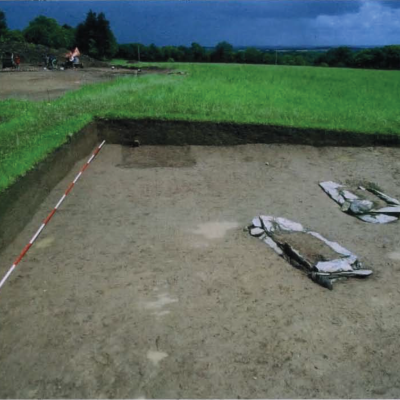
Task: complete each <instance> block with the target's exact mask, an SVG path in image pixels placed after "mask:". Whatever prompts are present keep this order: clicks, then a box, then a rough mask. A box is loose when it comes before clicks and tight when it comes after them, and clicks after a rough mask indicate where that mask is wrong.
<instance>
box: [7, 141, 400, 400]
mask: <svg viewBox="0 0 400 400" xmlns="http://www.w3.org/2000/svg"><path fill="white" fill-rule="evenodd" d="M399 155H400V150H399V149H388V148H380V149H370V148H364V149H351V148H318V149H317V148H312V147H307V146H283V145H246V146H237V147H197V146H191V147H180V148H177V147H141V148H138V149H129V148H122V147H120V146H117V145H109V146H106V147H105V148H104V149H103V150H102V152H101V153H100V156H99V158H98V159H97V160H95V162H94V163H93V164H92V165H91V166H90V168H89V169H88V170H87V171H86V173H85V175H84V177H83V178H82V180H81V181H79V184H78V185H77V186H76V188H75V189H74V190H73V192H72V193H71V195H70V197H68V199H67V200H66V202H65V203H64V204H63V206H62V209H61V210H60V211H59V212H58V213H57V214H56V216H55V217H54V219H53V221H52V222H51V223H50V224H49V225H48V227H47V228H46V230H45V231H44V233H43V234H42V236H41V237H40V238H39V240H38V242H37V243H36V244H35V246H34V247H33V248H32V250H31V252H30V253H29V254H28V256H27V258H26V259H25V260H24V261H23V262H22V264H21V265H20V266H19V267H18V270H17V271H16V272H15V274H14V275H13V276H12V278H11V280H10V281H9V282H8V283H7V284H6V286H5V287H4V288H3V290H2V291H1V292H0V321H1V325H0V337H1V340H0V397H21V398H23V397H47V398H48V397H64V398H65V397H69V398H71V397H74V398H79V397H83V398H85V397H91V398H94V397H99V398H100V397H116V398H123V397H141V396H142V397H147V398H169V397H174V398H176V397H181V398H182V397H183V398H193V397H206V398H209V397H213V398H217V397H225V398H245V397H251V398H257V397H292V398H294V397H319V398H321V397H341V398H346V397H365V398H370V397H378V398H379V397H399V396H400V381H399V377H398V375H399V373H398V360H399V356H400V350H399V349H400V343H399V334H398V332H399V328H400V314H399V307H398V304H399V302H400V288H399V284H398V281H399V280H398V277H399V273H400V248H399V243H400V233H399V226H400V225H399V224H390V225H386V226H375V225H372V224H366V223H363V222H361V221H359V220H357V219H355V218H352V217H350V216H348V215H346V214H344V213H342V212H341V211H340V210H339V208H338V206H337V205H336V204H335V203H333V202H332V201H331V200H329V198H328V197H327V196H326V194H325V193H324V192H323V191H322V190H321V189H320V188H319V187H318V182H319V181H322V180H328V179H332V180H338V181H343V180H346V179H353V180H354V179H361V180H370V181H373V182H376V183H378V184H379V185H380V186H381V187H382V188H383V189H385V190H386V192H387V193H388V194H390V195H393V196H397V197H400V189H399V187H400V174H399V172H400V161H399V160H400V158H399ZM84 161H86V159H85V160H81V161H80V162H79V163H77V164H76V166H75V168H74V169H73V171H71V173H70V175H69V176H68V177H67V178H66V179H64V180H63V181H62V182H60V184H59V185H58V186H57V187H56V188H55V189H54V190H53V192H52V193H51V194H50V195H49V197H48V198H47V200H46V201H45V202H44V203H43V205H42V207H41V209H40V210H39V211H38V212H37V214H36V215H35V216H34V218H33V220H32V221H31V223H29V224H28V226H27V227H26V228H25V229H24V230H23V231H22V232H21V234H20V235H19V237H18V238H17V239H16V240H15V241H14V243H13V244H12V245H10V246H9V247H8V248H7V249H6V251H5V252H4V254H2V257H1V266H0V272H1V275H3V274H4V273H5V271H6V269H7V268H8V267H9V265H10V264H11V263H12V261H13V259H14V257H15V256H16V255H17V254H18V253H19V251H20V250H21V249H22V247H23V246H24V245H25V244H26V242H27V240H29V238H30V237H31V235H32V233H33V232H34V231H35V230H36V229H37V227H38V226H39V225H40V223H41V221H42V220H43V218H44V216H45V215H47V213H48V211H49V210H51V209H52V207H53V206H54V204H55V203H56V202H57V201H58V199H59V197H60V195H61V193H62V192H63V191H64V190H65V188H66V186H67V184H68V183H69V182H70V181H71V179H72V178H73V177H74V176H75V174H76V172H77V171H78V169H79V168H80V166H81V164H82V163H83V162H84ZM265 162H269V163H270V165H269V166H267V165H265ZM261 213H262V214H270V215H275V216H283V217H287V218H289V219H292V220H296V221H299V222H301V223H303V224H304V225H305V226H306V227H309V228H313V229H314V230H316V231H318V232H320V233H321V234H323V235H324V236H326V237H327V238H330V239H332V240H336V241H338V242H340V243H342V244H343V245H345V246H346V247H348V248H349V249H350V250H352V251H354V252H355V253H356V254H358V255H359V256H360V257H361V259H362V261H364V263H365V265H366V266H367V267H370V268H372V269H373V270H374V275H373V276H372V278H369V279H367V280H364V281H357V280H350V281H348V282H344V283H338V284H336V286H335V289H334V290H333V291H332V292H331V291H328V290H326V289H323V288H322V287H320V286H318V285H316V284H315V283H313V282H312V281H310V280H309V279H308V278H307V277H305V276H304V275H303V274H302V273H301V272H299V271H297V270H295V269H294V268H292V267H291V266H290V265H288V264H287V263H286V262H284V261H283V260H282V259H281V258H279V257H278V256H277V255H276V254H274V253H273V252H272V251H271V250H270V249H268V248H267V246H266V245H265V244H263V243H262V242H260V241H258V240H257V239H255V238H252V237H250V236H249V234H248V233H246V232H244V231H243V227H244V226H245V225H247V224H249V223H250V222H251V219H252V218H253V217H254V216H255V215H258V214H261Z"/></svg>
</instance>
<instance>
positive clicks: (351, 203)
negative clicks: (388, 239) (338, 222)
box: [319, 181, 400, 224]
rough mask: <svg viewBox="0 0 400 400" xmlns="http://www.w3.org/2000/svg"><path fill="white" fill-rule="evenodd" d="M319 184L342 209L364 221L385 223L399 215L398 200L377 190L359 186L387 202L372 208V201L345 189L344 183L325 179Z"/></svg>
mask: <svg viewBox="0 0 400 400" xmlns="http://www.w3.org/2000/svg"><path fill="white" fill-rule="evenodd" d="M319 186H321V188H322V190H323V191H324V192H325V193H326V194H327V195H328V196H329V197H330V198H331V199H333V200H334V201H336V203H338V204H339V205H340V206H341V209H342V211H344V212H346V213H348V214H351V215H354V216H355V217H357V218H358V219H361V220H362V221H364V222H369V223H372V224H387V223H389V222H394V221H397V220H398V217H400V202H399V200H397V199H395V198H393V197H390V196H388V195H386V194H385V193H382V192H380V191H379V190H376V189H371V188H367V189H365V188H363V187H361V186H360V187H359V189H361V190H364V191H366V190H367V191H369V192H370V193H372V194H373V195H375V196H377V197H378V198H380V199H381V200H383V201H385V202H386V204H387V207H383V208H379V209H374V203H373V202H372V201H370V200H364V199H360V198H359V197H358V196H356V195H355V194H354V193H351V192H350V191H349V190H347V189H346V188H345V186H344V185H341V184H339V183H336V182H332V181H327V182H321V183H320V184H319Z"/></svg>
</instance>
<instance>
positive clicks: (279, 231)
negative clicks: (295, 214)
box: [248, 215, 372, 289]
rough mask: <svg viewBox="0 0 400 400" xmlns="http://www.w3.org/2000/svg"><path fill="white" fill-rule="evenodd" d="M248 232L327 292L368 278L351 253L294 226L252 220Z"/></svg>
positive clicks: (277, 220)
mask: <svg viewBox="0 0 400 400" xmlns="http://www.w3.org/2000/svg"><path fill="white" fill-rule="evenodd" d="M248 229H249V232H250V234H251V235H252V236H255V237H258V238H259V239H260V240H262V241H263V242H264V243H266V244H267V245H268V246H269V247H271V248H272V249H273V250H274V251H275V252H276V253H277V254H279V255H280V256H281V257H283V258H284V259H286V260H287V261H289V262H290V263H291V264H292V265H293V266H295V267H296V268H299V269H301V270H303V271H304V272H306V273H307V275H308V276H309V277H310V278H311V279H312V280H313V281H315V282H317V283H319V284H320V285H322V286H324V287H327V288H329V289H332V284H333V282H335V281H337V280H341V279H347V278H351V277H358V278H363V277H367V276H369V275H371V274H372V271H371V270H369V269H364V268H363V266H362V264H361V262H360V260H359V258H358V256H356V255H355V254H353V253H352V252H351V251H349V250H347V249H346V248H344V247H343V246H341V245H340V244H338V243H336V242H332V241H330V240H328V239H326V238H324V237H323V236H322V235H320V234H319V233H317V232H314V231H311V230H308V229H306V228H304V227H303V226H302V225H301V224H299V223H297V222H293V221H290V220H288V219H285V218H280V217H272V216H264V215H262V216H259V217H256V218H254V219H253V221H252V224H251V225H250V226H249V227H248Z"/></svg>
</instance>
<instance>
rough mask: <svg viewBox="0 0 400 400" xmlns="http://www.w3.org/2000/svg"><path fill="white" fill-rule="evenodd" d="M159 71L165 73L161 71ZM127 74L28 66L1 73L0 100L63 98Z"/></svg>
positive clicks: (125, 72) (126, 72)
mask: <svg viewBox="0 0 400 400" xmlns="http://www.w3.org/2000/svg"><path fill="white" fill-rule="evenodd" d="M157 72H158V71H156V70H152V71H146V70H143V72H142V73H157ZM161 72H165V71H164V70H161ZM126 75H135V71H134V70H129V69H118V68H115V69H111V68H83V69H80V68H78V69H69V70H65V71H60V70H53V71H50V70H43V69H42V68H38V67H29V66H22V67H21V71H1V70H0V100H5V99H8V98H14V99H27V100H50V99H54V98H57V97H60V96H62V95H63V94H64V93H65V92H67V91H69V90H76V89H78V88H80V87H81V86H82V85H86V84H89V83H95V82H105V81H109V80H110V79H114V78H116V77H118V76H126Z"/></svg>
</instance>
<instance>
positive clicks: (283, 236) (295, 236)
mask: <svg viewBox="0 0 400 400" xmlns="http://www.w3.org/2000/svg"><path fill="white" fill-rule="evenodd" d="M272 238H273V239H274V240H275V241H276V242H279V243H282V244H284V243H286V244H288V245H289V246H290V247H291V248H293V249H295V250H296V251H298V252H299V253H300V254H301V256H302V257H304V258H305V259H306V260H307V261H308V262H309V263H310V264H311V265H315V264H317V263H318V262H319V261H329V260H335V259H337V258H341V257H342V255H341V254H338V253H336V252H335V251H333V250H332V249H331V248H330V247H329V246H328V245H327V244H325V243H324V242H322V241H321V240H319V239H317V238H315V237H314V236H312V235H309V234H307V233H301V232H298V233H297V232H294V233H284V232H280V233H274V234H273V235H272Z"/></svg>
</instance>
